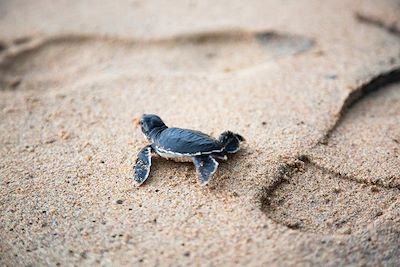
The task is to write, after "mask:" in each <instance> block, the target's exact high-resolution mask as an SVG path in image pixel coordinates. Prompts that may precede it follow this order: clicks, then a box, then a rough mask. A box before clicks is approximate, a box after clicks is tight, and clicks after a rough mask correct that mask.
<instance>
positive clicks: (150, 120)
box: [140, 114, 167, 140]
mask: <svg viewBox="0 0 400 267" xmlns="http://www.w3.org/2000/svg"><path fill="white" fill-rule="evenodd" d="M140 127H141V128H142V132H143V134H144V135H145V136H146V138H147V139H149V140H152V137H154V136H155V135H157V134H158V133H160V132H161V131H162V130H164V129H166V128H167V126H166V125H165V123H164V122H163V121H162V119H161V118H160V117H158V116H157V115H154V114H143V115H142V118H141V119H140Z"/></svg>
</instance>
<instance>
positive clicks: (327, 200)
mask: <svg viewBox="0 0 400 267" xmlns="http://www.w3.org/2000/svg"><path fill="white" fill-rule="evenodd" d="M397 72H398V71H395V72H392V73H389V74H388V75H387V76H388V77H387V78H389V79H390V80H389V82H390V83H393V82H396V81H397V82H398V80H399V79H398V78H399V77H398V76H400V75H398V74H399V73H397ZM393 75H395V76H393ZM382 77H383V76H380V77H378V78H377V79H376V81H375V83H377V85H378V86H377V88H375V89H374V88H372V87H371V84H372V85H373V83H374V81H373V80H372V82H370V83H369V84H366V85H365V89H366V90H360V92H356V94H359V93H360V94H361V96H360V95H358V97H357V99H356V100H352V103H345V104H349V105H348V107H350V108H349V109H347V108H348V107H346V112H345V113H346V114H342V115H343V117H342V118H340V120H339V123H338V124H336V125H335V126H334V127H333V130H332V132H331V133H330V136H329V138H328V139H327V140H326V143H325V144H319V145H318V146H316V147H315V148H314V149H313V150H312V151H311V152H310V153H309V156H308V157H305V156H303V157H302V158H300V160H298V161H297V163H296V164H292V165H290V166H289V165H288V166H286V165H283V167H281V168H280V172H278V173H277V179H276V183H275V184H274V185H273V186H270V187H269V188H266V193H265V194H264V196H263V200H262V203H263V210H264V211H265V213H266V214H267V216H268V217H269V218H271V219H272V220H274V221H275V222H277V223H280V224H283V225H285V226H287V227H289V228H292V229H298V230H301V231H306V232H314V233H322V234H332V233H339V234H350V233H356V232H357V231H358V230H361V229H362V228H365V227H367V226H368V225H369V224H370V223H372V222H373V221H375V220H376V219H377V218H378V217H381V216H383V215H384V214H385V211H386V210H387V209H389V208H390V207H391V206H392V205H394V204H395V203H396V202H397V201H398V200H400V194H399V193H400V168H399V166H400V153H399V151H400V146H399V143H400V142H399V140H400V132H399V118H400V83H394V84H392V85H389V86H382V85H384V84H385V82H383V81H384V80H383V79H382ZM386 84H387V83H386ZM370 89H374V90H370ZM349 97H353V96H349ZM357 100H359V101H357ZM355 101H357V102H355ZM346 102H348V101H346ZM383 118H384V119H383ZM382 121H384V122H385V123H383V124H382ZM285 168H286V169H285Z"/></svg>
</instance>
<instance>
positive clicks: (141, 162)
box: [133, 145, 153, 186]
mask: <svg viewBox="0 0 400 267" xmlns="http://www.w3.org/2000/svg"><path fill="white" fill-rule="evenodd" d="M152 151H153V148H152V147H151V145H148V146H145V147H144V148H142V150H140V152H139V154H138V157H137V160H136V163H135V166H134V167H133V170H134V174H133V180H134V181H135V182H136V184H137V185H138V186H139V185H141V184H143V183H144V181H146V179H147V177H149V173H150V166H151V152H152Z"/></svg>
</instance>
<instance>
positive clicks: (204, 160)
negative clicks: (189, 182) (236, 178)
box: [193, 155, 218, 185]
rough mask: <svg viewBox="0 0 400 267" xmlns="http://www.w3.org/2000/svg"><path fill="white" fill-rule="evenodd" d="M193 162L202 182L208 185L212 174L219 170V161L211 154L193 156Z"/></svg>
mask: <svg viewBox="0 0 400 267" xmlns="http://www.w3.org/2000/svg"><path fill="white" fill-rule="evenodd" d="M193 163H194V166H196V171H197V175H198V177H199V181H200V184H201V185H206V184H207V183H208V181H209V180H210V178H211V176H212V175H213V174H214V173H215V172H216V171H217V168H218V162H217V161H216V160H215V159H214V158H213V157H211V156H210V155H201V156H195V157H193Z"/></svg>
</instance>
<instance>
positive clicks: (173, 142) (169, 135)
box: [153, 128, 223, 156]
mask: <svg viewBox="0 0 400 267" xmlns="http://www.w3.org/2000/svg"><path fill="white" fill-rule="evenodd" d="M153 141H154V145H155V146H156V149H157V150H159V151H162V152H167V153H172V154H180V155H187V156H196V155H202V154H211V153H214V152H221V151H222V149H223V145H222V144H221V143H220V142H219V141H218V140H216V139H214V138H212V137H211V136H209V135H207V134H205V133H202V132H199V131H193V130H188V129H180V128H167V129H165V130H163V131H162V132H161V133H160V134H159V135H158V136H157V137H156V138H155V140H153Z"/></svg>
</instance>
